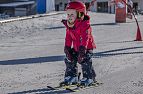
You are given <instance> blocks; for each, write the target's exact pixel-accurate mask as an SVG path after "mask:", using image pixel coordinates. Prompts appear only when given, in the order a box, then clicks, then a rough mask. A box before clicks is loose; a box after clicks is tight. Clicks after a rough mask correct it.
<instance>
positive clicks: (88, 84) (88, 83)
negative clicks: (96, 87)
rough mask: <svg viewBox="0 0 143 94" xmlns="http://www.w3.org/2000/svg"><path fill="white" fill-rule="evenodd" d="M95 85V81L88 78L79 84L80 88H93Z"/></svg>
mask: <svg viewBox="0 0 143 94" xmlns="http://www.w3.org/2000/svg"><path fill="white" fill-rule="evenodd" d="M93 83H94V80H93V79H88V78H82V79H81V80H80V82H79V84H78V87H81V88H84V87H87V86H92V85H93Z"/></svg>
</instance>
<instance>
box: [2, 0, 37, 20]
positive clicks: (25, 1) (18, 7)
mask: <svg viewBox="0 0 143 94" xmlns="http://www.w3.org/2000/svg"><path fill="white" fill-rule="evenodd" d="M35 7H36V2H35V1H34V0H1V1H0V14H1V15H9V16H10V17H13V16H26V15H32V14H35V13H36V10H35Z"/></svg>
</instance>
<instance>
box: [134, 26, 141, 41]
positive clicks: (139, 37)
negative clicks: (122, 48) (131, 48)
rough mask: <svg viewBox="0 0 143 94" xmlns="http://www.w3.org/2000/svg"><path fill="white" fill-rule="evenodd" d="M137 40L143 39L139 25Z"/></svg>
mask: <svg viewBox="0 0 143 94" xmlns="http://www.w3.org/2000/svg"><path fill="white" fill-rule="evenodd" d="M135 41H142V36H141V31H140V28H139V26H138V28H137V34H136V40H135Z"/></svg>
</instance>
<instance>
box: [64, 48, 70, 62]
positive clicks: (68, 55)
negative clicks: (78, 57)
mask: <svg viewBox="0 0 143 94" xmlns="http://www.w3.org/2000/svg"><path fill="white" fill-rule="evenodd" d="M64 52H65V54H66V58H67V59H68V61H70V62H72V55H71V53H72V50H71V47H68V46H65V48H64Z"/></svg>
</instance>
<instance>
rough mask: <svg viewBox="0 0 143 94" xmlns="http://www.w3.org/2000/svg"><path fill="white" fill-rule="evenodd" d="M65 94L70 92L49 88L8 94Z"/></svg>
mask: <svg viewBox="0 0 143 94" xmlns="http://www.w3.org/2000/svg"><path fill="white" fill-rule="evenodd" d="M29 93H31V94H63V93H70V91H67V90H50V89H48V88H43V89H34V90H28V91H22V92H14V93H8V94H29Z"/></svg>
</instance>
